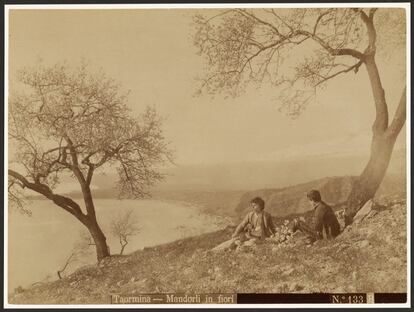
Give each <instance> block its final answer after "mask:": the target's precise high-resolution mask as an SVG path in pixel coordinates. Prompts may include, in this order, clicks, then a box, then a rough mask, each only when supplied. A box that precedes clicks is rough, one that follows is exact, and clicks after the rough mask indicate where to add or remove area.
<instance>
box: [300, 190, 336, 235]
mask: <svg viewBox="0 0 414 312" xmlns="http://www.w3.org/2000/svg"><path fill="white" fill-rule="evenodd" d="M307 198H308V200H309V203H310V205H311V207H312V208H313V218H312V220H311V222H309V223H306V222H304V221H300V220H299V221H298V220H294V222H293V227H292V231H293V232H296V231H297V230H301V231H302V232H303V233H304V234H306V235H307V236H308V237H309V240H310V242H314V241H316V240H318V239H323V232H324V231H325V233H326V236H327V238H331V237H336V236H338V234H339V233H340V225H339V222H338V219H337V218H336V215H335V213H334V212H333V210H332V208H331V207H330V206H328V205H327V204H326V203H325V202H323V201H322V198H321V194H320V193H319V191H317V190H311V191H309V192H308V193H307Z"/></svg>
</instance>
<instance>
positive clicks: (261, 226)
mask: <svg viewBox="0 0 414 312" xmlns="http://www.w3.org/2000/svg"><path fill="white" fill-rule="evenodd" d="M250 207H251V209H252V210H251V211H250V212H249V213H248V214H247V215H246V216H245V217H244V219H243V220H242V221H241V222H240V224H239V225H238V226H237V228H236V229H235V231H234V233H233V235H232V238H231V239H230V240H229V241H226V242H224V243H222V244H220V245H218V246H217V247H215V248H213V250H223V249H228V248H230V249H231V248H233V247H235V246H237V245H239V246H240V245H243V246H252V245H254V244H256V243H257V242H259V241H261V240H264V239H265V238H267V237H271V236H273V235H274V233H275V226H274V224H273V221H272V216H271V215H270V213H268V212H267V211H264V207H265V202H264V200H263V199H262V198H260V197H255V198H253V199H252V200H251V201H250Z"/></svg>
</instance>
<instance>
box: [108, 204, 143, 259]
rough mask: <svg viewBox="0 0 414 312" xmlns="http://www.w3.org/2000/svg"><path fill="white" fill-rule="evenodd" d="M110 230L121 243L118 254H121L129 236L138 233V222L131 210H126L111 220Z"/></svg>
mask: <svg viewBox="0 0 414 312" xmlns="http://www.w3.org/2000/svg"><path fill="white" fill-rule="evenodd" d="M111 232H112V234H113V235H114V236H115V237H116V238H118V239H119V244H120V245H121V251H120V252H119V254H120V255H122V254H123V253H124V249H125V247H126V245H128V243H129V240H130V238H131V237H132V236H134V235H136V234H138V233H139V227H138V223H137V220H136V219H135V217H134V215H133V211H132V210H128V211H127V212H125V213H124V214H123V215H118V217H117V218H115V219H114V220H112V222H111Z"/></svg>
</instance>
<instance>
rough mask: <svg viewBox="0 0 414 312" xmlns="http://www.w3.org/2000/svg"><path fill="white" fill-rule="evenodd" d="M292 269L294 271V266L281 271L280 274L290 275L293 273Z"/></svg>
mask: <svg viewBox="0 0 414 312" xmlns="http://www.w3.org/2000/svg"><path fill="white" fill-rule="evenodd" d="M293 271H295V269H294V268H290V269H287V270H286V271H283V273H282V275H290V274H292V273H293Z"/></svg>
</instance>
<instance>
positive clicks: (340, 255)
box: [9, 197, 407, 304]
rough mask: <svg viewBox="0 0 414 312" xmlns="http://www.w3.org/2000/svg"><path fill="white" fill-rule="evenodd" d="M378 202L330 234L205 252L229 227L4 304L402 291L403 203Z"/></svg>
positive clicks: (87, 270) (110, 262)
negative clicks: (197, 295)
mask: <svg viewBox="0 0 414 312" xmlns="http://www.w3.org/2000/svg"><path fill="white" fill-rule="evenodd" d="M381 203H382V204H383V205H385V206H384V207H383V208H381V209H379V208H378V211H376V212H377V213H376V214H375V215H373V216H372V217H370V218H367V219H365V220H364V221H363V222H362V223H361V224H359V225H355V224H354V225H353V226H352V227H349V228H347V230H346V231H345V232H344V233H342V234H341V235H340V236H339V237H337V238H336V239H335V240H334V241H319V242H317V243H315V244H314V245H312V246H307V245H306V244H304V243H302V242H303V240H302V239H300V236H299V237H298V238H297V239H295V240H293V241H294V242H295V243H294V244H288V245H286V246H283V247H282V246H279V245H275V244H273V243H271V242H265V243H263V244H262V245H258V246H256V247H255V248H253V249H250V250H245V251H226V252H219V253H212V252H211V251H209V250H210V249H211V248H212V247H213V246H215V245H217V244H219V243H221V242H222V241H224V240H226V239H228V238H229V236H230V234H231V232H232V230H233V229H232V228H230V227H228V228H226V229H223V230H221V231H217V232H214V233H208V234H204V235H200V236H196V237H190V238H186V239H183V240H179V241H175V242H172V243H169V244H164V245H160V246H156V247H153V248H148V249H144V250H141V251H136V252H134V253H132V254H130V255H127V256H123V257H119V256H118V257H111V258H109V259H107V260H105V261H104V262H103V263H101V264H100V265H99V266H87V267H84V268H81V269H79V270H78V271H76V272H75V273H74V274H72V275H70V276H68V277H66V278H64V279H62V280H59V281H55V282H51V283H47V284H43V285H37V286H33V287H31V288H29V289H26V290H24V291H23V292H20V293H15V294H13V295H10V297H9V302H10V303H30V304H35V303H50V304H51V303H64V304H69V303H71V304H77V303H109V302H110V295H111V294H123V295H128V294H129V295H131V294H139V293H155V292H161V293H165V292H186V293H212V292H306V293H309V292H405V291H406V268H407V263H406V261H407V253H406V204H405V200H404V199H402V198H401V197H398V198H396V199H395V198H391V197H387V198H383V199H381Z"/></svg>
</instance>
